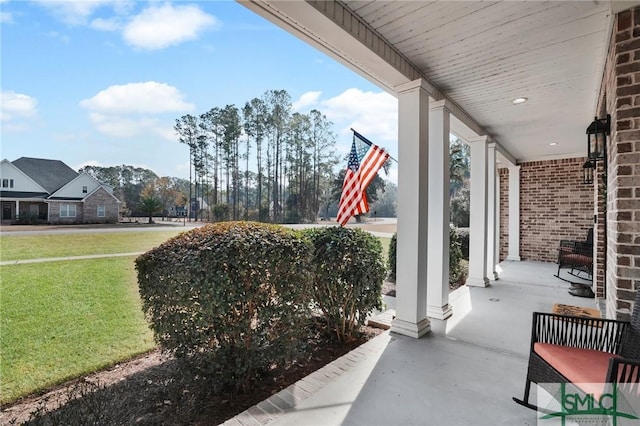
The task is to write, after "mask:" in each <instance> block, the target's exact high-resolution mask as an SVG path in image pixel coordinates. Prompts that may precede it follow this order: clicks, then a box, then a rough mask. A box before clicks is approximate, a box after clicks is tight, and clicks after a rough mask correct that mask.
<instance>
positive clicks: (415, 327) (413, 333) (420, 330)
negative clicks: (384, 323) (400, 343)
mask: <svg viewBox="0 0 640 426" xmlns="http://www.w3.org/2000/svg"><path fill="white" fill-rule="evenodd" d="M391 331H392V332H394V333H398V334H402V335H404V336H409V337H413V338H414V339H419V338H421V337H422V336H424V335H425V334H427V333H428V332H429V331H431V324H430V322H429V319H428V318H425V319H423V320H422V321H420V322H419V323H417V324H415V323H412V322H409V321H403V320H399V319H397V318H396V319H395V320H393V322H392V323H391Z"/></svg>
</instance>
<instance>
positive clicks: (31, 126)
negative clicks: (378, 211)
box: [0, 0, 397, 182]
mask: <svg viewBox="0 0 640 426" xmlns="http://www.w3.org/2000/svg"><path fill="white" fill-rule="evenodd" d="M0 34H1V35H0V37H1V50H0V69H1V71H0V73H1V77H0V89H1V110H0V114H1V115H0V125H1V147H0V150H1V152H0V157H1V158H3V159H5V158H6V159H8V160H9V161H13V160H16V159H17V158H20V157H23V156H25V157H36V158H48V159H57V160H62V161H63V162H65V163H66V164H68V165H69V166H70V167H72V168H73V169H75V170H77V169H79V168H80V167H82V166H84V165H98V166H115V165H122V164H128V165H134V166H139V167H145V168H148V169H151V170H153V171H154V172H155V173H156V174H158V175H159V176H175V177H182V178H188V176H189V153H188V148H187V147H186V146H185V145H182V144H180V143H178V138H177V136H176V134H175V131H174V130H173V125H174V124H175V120H176V119H177V118H180V117H182V116H183V115H185V114H192V115H200V114H202V113H204V112H206V111H208V110H210V109H211V108H213V107H224V106H225V105H228V104H235V105H236V107H238V108H242V106H243V105H244V104H245V102H247V101H249V100H251V99H252V98H254V97H261V96H262V95H263V94H264V92H266V91H267V90H272V89H275V90H281V89H284V90H286V91H287V92H288V93H289V95H290V96H291V98H292V101H293V107H294V108H293V112H296V111H297V112H301V113H307V112H309V111H310V110H311V109H314V108H315V109H318V110H319V111H321V112H322V113H323V114H325V115H326V116H327V118H328V119H329V120H330V121H331V122H333V123H334V127H333V130H334V133H335V134H336V135H337V147H336V148H337V152H338V154H339V155H340V157H341V158H342V157H344V156H345V155H346V154H347V153H348V151H349V149H350V147H351V134H352V133H351V132H350V130H349V129H350V128H352V127H353V128H354V129H356V130H357V131H358V132H359V133H361V134H363V135H364V136H365V137H367V138H368V139H369V140H371V141H372V142H374V143H376V144H377V145H380V146H383V147H385V148H387V149H388V150H389V152H390V154H391V155H392V156H394V157H396V158H397V141H396V140H397V101H396V99H395V98H394V97H393V96H391V95H389V94H387V93H386V92H384V91H383V90H382V89H380V88H378V87H377V86H375V85H373V84H372V83H370V82H369V81H368V80H366V79H364V78H363V77H360V76H359V75H358V74H356V73H355V72H353V71H351V70H350V69H348V68H347V67H346V66H344V65H342V64H340V63H338V62H337V61H335V60H333V59H332V58H330V57H329V56H327V55H325V54H324V53H322V52H320V51H319V50H317V49H315V48H313V47H311V46H309V45H307V44H306V43H304V42H303V41H301V40H298V39H297V38H296V37H294V36H293V35H290V34H289V33H287V32H286V31H284V30H282V29H280V28H279V27H277V26H275V25H274V24H272V23H270V22H269V21H267V20H265V19H264V18H262V17H260V16H258V15H257V14H255V13H253V12H251V11H250V10H249V9H247V8H245V7H244V6H242V5H240V4H238V3H236V2H232V1H211V0H209V1H187V0H181V1H158V0H151V1H142V0H91V1H89V0H78V1H70V0H67V1H57V0H34V1H27V0H0ZM344 166H346V164H345V165H344ZM383 177H384V176H383ZM387 178H388V179H389V180H390V181H392V182H397V169H396V165H395V164H394V165H393V167H392V170H391V172H390V175H389V176H388V177H387Z"/></svg>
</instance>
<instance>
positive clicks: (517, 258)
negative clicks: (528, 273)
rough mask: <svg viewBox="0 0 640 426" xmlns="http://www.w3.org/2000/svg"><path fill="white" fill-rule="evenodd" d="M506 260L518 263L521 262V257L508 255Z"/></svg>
mask: <svg viewBox="0 0 640 426" xmlns="http://www.w3.org/2000/svg"><path fill="white" fill-rule="evenodd" d="M505 260H515V261H516V262H520V256H515V255H511V254H510V255H508V256H507V258H506V259H505Z"/></svg>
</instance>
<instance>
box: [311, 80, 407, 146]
mask: <svg viewBox="0 0 640 426" xmlns="http://www.w3.org/2000/svg"><path fill="white" fill-rule="evenodd" d="M319 110H320V111H322V113H323V114H325V115H326V116H327V118H328V119H329V120H331V121H332V122H333V123H334V124H335V125H336V126H337V127H338V128H339V129H340V131H339V132H340V135H346V134H351V131H350V129H351V128H354V129H355V130H356V131H358V132H359V133H361V134H362V135H364V136H365V137H366V138H367V139H369V140H371V141H372V142H374V143H375V144H377V145H381V146H386V147H387V148H388V149H389V150H390V151H396V150H397V139H398V101H397V100H396V98H394V97H393V96H391V95H389V94H388V93H386V92H377V93H375V92H363V91H361V90H360V89H347V90H345V91H344V92H342V93H341V94H339V95H338V96H335V97H333V98H330V99H327V100H325V101H322V102H321V103H320V106H319Z"/></svg>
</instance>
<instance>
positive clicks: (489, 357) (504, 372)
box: [225, 261, 595, 425]
mask: <svg viewBox="0 0 640 426" xmlns="http://www.w3.org/2000/svg"><path fill="white" fill-rule="evenodd" d="M500 266H501V268H502V270H503V272H502V274H501V279H500V280H499V281H497V282H496V283H494V284H493V285H491V286H490V287H487V288H478V287H468V286H464V287H461V288H460V289H458V290H455V291H453V292H452V293H451V295H450V297H449V303H450V304H451V306H452V307H453V310H454V312H455V315H454V316H453V317H452V318H451V319H449V320H448V321H440V320H432V322H431V330H432V332H431V333H429V334H428V335H427V336H425V337H424V338H422V339H412V338H410V337H407V336H402V335H399V334H397V333H389V332H385V333H384V334H382V335H380V336H378V337H376V338H375V339H373V340H371V341H369V342H368V343H366V344H365V345H363V346H361V347H360V348H358V349H356V350H355V351H353V352H351V353H349V354H347V355H345V356H344V357H342V358H340V359H339V360H337V361H334V362H333V363H332V364H330V365H328V366H326V367H325V368H323V369H321V370H319V371H317V372H315V373H314V374H312V375H310V376H308V377H307V378H305V379H303V380H301V381H299V382H298V383H297V384H296V385H293V386H290V387H289V388H287V389H285V390H283V391H281V392H279V393H278V394H276V395H275V396H274V397H271V398H269V399H268V400H266V401H263V402H262V403H260V404H258V405H257V406H254V407H252V408H250V409H249V410H247V411H245V412H244V413H242V414H240V415H239V416H237V417H235V418H234V419H230V420H229V421H228V422H227V423H225V424H228V425H238V424H242V425H250V424H253V425H255V424H258V423H259V424H267V423H268V424H269V425H301V424H304V425H329V424H331V425H338V424H369V425H391V424H403V425H409V424H437V425H462V424H474V425H489V424H491V425H494V424H505V425H515V424H529V425H534V424H536V421H537V414H536V412H534V411H532V410H528V409H526V408H523V407H522V406H520V405H517V404H516V403H514V402H513V401H512V399H511V397H513V396H518V397H521V396H522V392H523V389H524V382H525V376H526V370H527V359H528V353H529V343H530V342H529V339H530V333H531V316H532V312H534V311H540V312H551V309H552V307H553V305H554V304H556V303H562V304H572V305H579V306H582V307H590V308H593V307H595V301H594V300H593V299H576V298H573V297H572V296H570V295H569V294H568V293H567V288H568V287H569V284H567V283H566V282H564V281H562V280H560V279H557V278H554V277H553V273H554V267H555V265H554V264H552V263H543V262H529V261H522V262H516V261H505V262H502V263H501V265H500ZM387 302H388V304H389V305H392V304H393V302H394V301H393V299H392V298H387Z"/></svg>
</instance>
